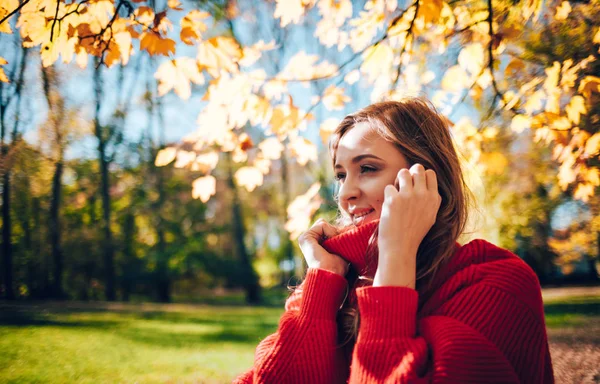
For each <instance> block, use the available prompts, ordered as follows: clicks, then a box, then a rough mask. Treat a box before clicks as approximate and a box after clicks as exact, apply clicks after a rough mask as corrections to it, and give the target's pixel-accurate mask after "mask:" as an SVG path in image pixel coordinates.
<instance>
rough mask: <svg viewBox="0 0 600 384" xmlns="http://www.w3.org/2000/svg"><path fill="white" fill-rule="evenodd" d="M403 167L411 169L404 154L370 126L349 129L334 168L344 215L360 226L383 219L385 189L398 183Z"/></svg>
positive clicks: (338, 150) (364, 125)
mask: <svg viewBox="0 0 600 384" xmlns="http://www.w3.org/2000/svg"><path fill="white" fill-rule="evenodd" d="M402 168H410V164H409V163H408V161H406V159H405V157H404V156H403V155H402V153H400V151H399V150H398V149H396V147H395V146H394V145H393V144H392V143H391V142H389V141H386V140H385V139H383V138H382V137H381V136H380V135H379V134H378V133H377V132H376V131H375V130H374V129H372V128H371V127H370V126H369V125H368V123H364V122H363V123H358V124H356V125H355V126H354V127H353V128H351V129H349V130H348V131H347V132H346V134H344V136H342V138H341V139H340V141H339V143H338V148H337V154H336V164H335V165H334V172H335V177H336V179H337V180H338V187H339V205H340V209H341V211H342V213H343V214H344V216H347V217H349V218H350V219H351V220H352V222H353V223H354V224H355V225H357V226H360V225H363V224H365V223H368V222H369V221H373V220H377V219H379V217H380V216H381V206H382V205H383V198H384V194H383V190H384V188H385V186H386V185H388V184H392V185H394V184H395V181H396V176H397V175H398V172H399V171H400V169H402ZM365 214H366V215H365Z"/></svg>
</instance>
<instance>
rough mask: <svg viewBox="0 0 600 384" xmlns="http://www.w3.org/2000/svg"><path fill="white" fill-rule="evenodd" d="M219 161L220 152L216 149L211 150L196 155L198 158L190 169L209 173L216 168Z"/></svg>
mask: <svg viewBox="0 0 600 384" xmlns="http://www.w3.org/2000/svg"><path fill="white" fill-rule="evenodd" d="M218 162H219V154H218V153H217V152H216V151H210V152H207V153H203V154H200V155H198V157H196V160H195V161H194V163H193V164H192V166H191V167H190V170H192V171H194V172H198V171H200V172H204V173H208V172H210V171H212V170H213V169H215V167H216V166H217V163H218Z"/></svg>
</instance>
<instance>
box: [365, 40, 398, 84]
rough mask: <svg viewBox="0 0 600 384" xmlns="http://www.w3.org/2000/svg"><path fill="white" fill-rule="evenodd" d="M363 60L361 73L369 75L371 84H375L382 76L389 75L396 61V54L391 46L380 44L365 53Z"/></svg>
mask: <svg viewBox="0 0 600 384" xmlns="http://www.w3.org/2000/svg"><path fill="white" fill-rule="evenodd" d="M363 58H364V61H363V63H362V65H361V66H360V71H361V72H362V73H364V74H366V75H367V78H368V80H369V82H374V81H375V80H377V79H378V78H379V77H380V76H385V75H386V74H388V73H389V71H390V68H391V67H392V63H393V61H394V52H393V51H392V48H390V46H389V45H387V44H385V43H380V44H378V45H376V46H373V47H369V48H367V49H366V50H365V52H364V53H363Z"/></svg>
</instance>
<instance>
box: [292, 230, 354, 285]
mask: <svg viewBox="0 0 600 384" xmlns="http://www.w3.org/2000/svg"><path fill="white" fill-rule="evenodd" d="M338 233H339V231H338V229H337V228H336V227H334V226H333V225H331V224H329V223H328V222H326V221H325V220H323V219H318V220H317V221H316V222H315V223H314V224H313V225H312V227H310V229H309V230H308V231H306V232H304V233H303V234H301V235H300V237H298V244H299V245H300V250H301V251H302V254H303V255H304V258H305V259H306V263H307V264H308V267H309V268H321V269H326V270H328V271H331V272H334V273H337V274H338V275H341V276H346V273H347V272H348V268H349V266H348V262H347V261H346V260H344V259H342V258H341V257H340V256H338V255H334V254H332V253H329V252H327V251H326V250H325V248H323V247H322V246H321V243H322V242H323V241H324V240H325V239H326V238H329V237H333V236H335V235H337V234H338Z"/></svg>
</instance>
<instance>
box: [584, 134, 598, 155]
mask: <svg viewBox="0 0 600 384" xmlns="http://www.w3.org/2000/svg"><path fill="white" fill-rule="evenodd" d="M598 152H600V132H597V133H594V135H593V136H592V137H590V138H589V139H587V141H586V143H585V154H586V155H587V156H589V157H592V156H596V155H597V154H598Z"/></svg>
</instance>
